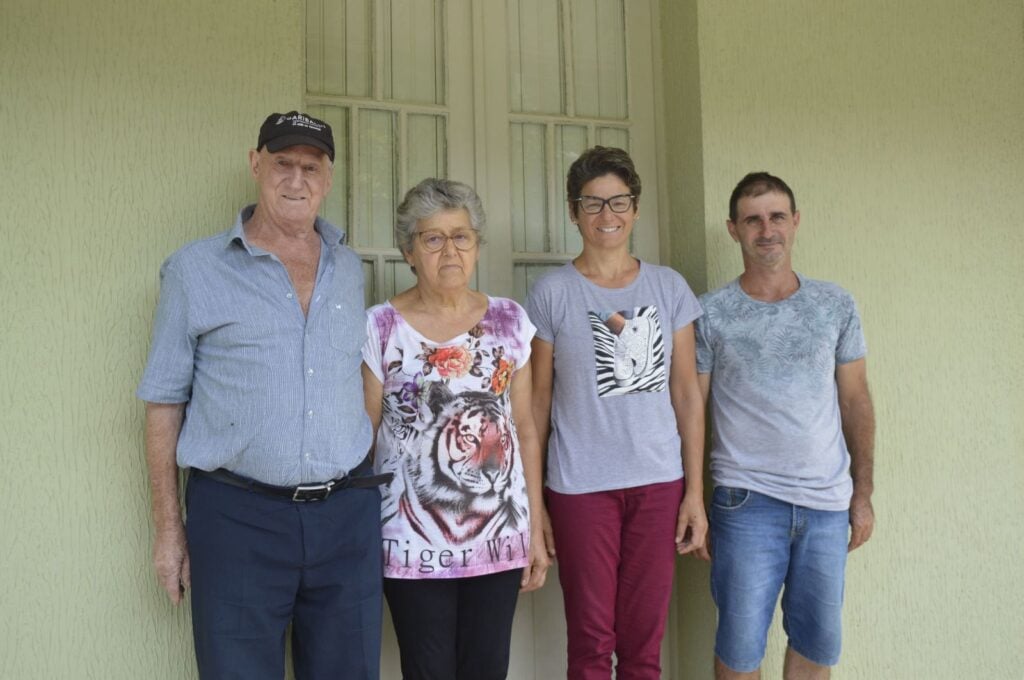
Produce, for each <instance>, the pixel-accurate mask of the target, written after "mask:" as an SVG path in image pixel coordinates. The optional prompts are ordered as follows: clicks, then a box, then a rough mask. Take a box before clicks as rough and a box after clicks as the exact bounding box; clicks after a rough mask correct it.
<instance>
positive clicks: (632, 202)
mask: <svg viewBox="0 0 1024 680" xmlns="http://www.w3.org/2000/svg"><path fill="white" fill-rule="evenodd" d="M618 198H628V199H629V204H628V205H626V206H625V207H623V208H622V210H616V209H615V208H614V207H613V206H612V201H614V200H616V199H618ZM586 200H590V201H601V207H600V208H598V209H597V210H587V209H586V208H585V207H583V201H586ZM573 203H575V204H577V205H578V206H579V207H580V210H582V211H583V212H584V213H586V214H587V215H600V214H601V211H602V210H604V207H605V206H608V209H609V210H611V211H612V212H613V213H618V214H620V215H621V214H622V213H624V212H629V209H630V208H633V207H636V194H616V195H615V196H609V197H608V198H601V197H600V196H580V197H579V198H576V199H573Z"/></svg>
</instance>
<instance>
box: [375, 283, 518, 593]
mask: <svg viewBox="0 0 1024 680" xmlns="http://www.w3.org/2000/svg"><path fill="white" fill-rule="evenodd" d="M535 331H536V329H535V328H534V326H533V324H532V323H530V320H529V319H528V318H527V316H526V312H525V311H524V310H523V308H522V307H520V306H519V305H518V304H517V303H516V302H514V301H513V300H508V299H505V298H489V299H488V306H487V312H486V313H485V314H484V317H483V319H481V321H480V323H478V324H477V325H476V326H474V327H473V328H472V329H470V330H469V331H468V332H466V333H463V334H462V335H459V336H456V337H454V338H452V339H451V340H448V341H447V342H442V343H437V342H433V341H431V340H428V339H427V338H425V337H424V336H423V335H421V334H420V333H419V332H417V331H416V329H415V328H413V327H412V326H410V325H409V324H408V323H406V321H405V319H403V318H402V316H401V314H399V313H398V310H396V309H395V308H394V307H392V306H391V304H390V303H384V304H382V305H377V306H375V307H371V308H370V309H369V310H368V311H367V341H366V345H365V346H364V347H363V360H364V361H365V362H366V364H367V365H368V366H369V367H370V370H371V371H372V372H373V374H374V375H376V376H377V378H378V379H379V380H380V381H381V384H382V385H383V386H384V402H383V416H382V419H381V425H380V429H379V431H378V434H377V445H376V456H375V467H376V469H377V471H378V472H392V473H394V475H395V476H394V479H393V480H392V482H391V484H390V485H388V486H387V487H386V488H384V490H383V496H384V498H383V502H382V505H381V521H382V533H383V546H382V548H383V557H384V576H386V577H388V578H412V579H422V578H457V577H464V576H479V575H482V574H490V573H495V572H500V571H505V570H508V569H515V568H521V567H524V566H526V564H527V563H528V562H529V559H528V555H529V546H530V519H529V512H528V508H529V504H528V502H527V495H526V481H525V478H524V476H523V464H522V458H521V456H520V450H519V440H518V437H517V436H516V429H515V424H514V423H513V422H512V402H511V398H510V394H509V389H508V388H509V385H510V382H511V379H512V375H513V373H515V371H516V370H517V369H518V368H520V367H521V366H523V365H524V364H525V363H526V362H527V361H528V360H529V358H530V341H531V340H532V338H533V335H534V333H535Z"/></svg>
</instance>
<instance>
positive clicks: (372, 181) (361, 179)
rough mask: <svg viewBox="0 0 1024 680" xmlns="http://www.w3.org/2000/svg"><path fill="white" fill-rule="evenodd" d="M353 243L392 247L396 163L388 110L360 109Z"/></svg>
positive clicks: (393, 117) (396, 180)
mask: <svg viewBox="0 0 1024 680" xmlns="http://www.w3.org/2000/svg"><path fill="white" fill-rule="evenodd" d="M356 167H357V168H358V175H357V177H356V185H355V195H356V206H355V225H353V226H354V229H353V232H354V233H353V235H352V236H353V240H354V242H355V243H356V245H359V246H369V247H371V248H391V247H393V246H394V234H393V229H394V226H393V225H394V219H395V208H396V205H397V204H396V202H395V196H396V194H397V193H398V192H397V188H396V187H397V186H398V176H397V172H396V170H397V165H396V163H395V114H394V113H392V112H391V111H375V110H372V109H362V110H360V111H359V159H358V163H357V165H356Z"/></svg>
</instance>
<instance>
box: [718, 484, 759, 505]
mask: <svg viewBox="0 0 1024 680" xmlns="http://www.w3.org/2000/svg"><path fill="white" fill-rule="evenodd" d="M750 496H751V492H750V490H749V489H740V488H737V487H735V486H716V487H715V491H714V493H713V494H712V496H711V505H713V506H715V507H716V508H718V509H719V510H738V509H740V508H742V507H743V506H744V505H746V503H747V501H748V500H750Z"/></svg>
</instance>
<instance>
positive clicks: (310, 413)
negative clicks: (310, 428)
mask: <svg viewBox="0 0 1024 680" xmlns="http://www.w3.org/2000/svg"><path fill="white" fill-rule="evenodd" d="M306 415H307V416H309V417H310V418H312V417H313V412H312V411H309V412H307V413H306ZM307 455H308V454H307Z"/></svg>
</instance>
